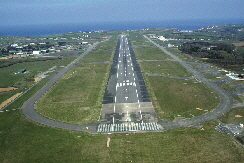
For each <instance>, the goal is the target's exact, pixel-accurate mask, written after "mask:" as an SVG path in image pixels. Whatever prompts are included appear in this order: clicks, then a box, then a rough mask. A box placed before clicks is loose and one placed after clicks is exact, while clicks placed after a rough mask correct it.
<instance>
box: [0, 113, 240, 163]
mask: <svg viewBox="0 0 244 163" xmlns="http://www.w3.org/2000/svg"><path fill="white" fill-rule="evenodd" d="M0 119H1V123H0V128H1V130H0V131H1V132H0V147H1V148H0V153H1V157H0V162H5V163H12V162H16V163H26V162H36V163H39V162H47V163H49V162H50V163H53V162H60V163H65V162H71V163H73V162H89V163H96V162H101V163H110V162H111V163H112V162H127V161H133V162H144V163H152V162H172V163H178V162H182V163H188V162H197V163H201V162H202V163H203V162H209V163H215V162H235V163H238V162H239V163H240V162H242V161H243V158H244V149H243V148H242V147H240V146H238V145H236V144H235V143H234V142H233V140H232V139H231V136H230V135H227V134H223V133H219V132H218V131H216V130H214V129H213V127H214V126H215V125H216V123H215V122H211V121H210V122H207V123H204V124H203V128H204V129H205V130H199V129H194V128H179V129H172V130H168V131H165V132H161V133H138V134H133V133H130V134H112V135H111V142H110V147H109V148H107V147H106V141H107V135H101V134H97V135H91V134H88V133H84V132H75V131H67V130H61V129H55V128H49V127H45V126H42V125H38V124H35V123H33V122H30V121H28V120H26V119H25V118H24V117H23V115H22V114H21V113H20V111H12V112H4V113H0Z"/></svg>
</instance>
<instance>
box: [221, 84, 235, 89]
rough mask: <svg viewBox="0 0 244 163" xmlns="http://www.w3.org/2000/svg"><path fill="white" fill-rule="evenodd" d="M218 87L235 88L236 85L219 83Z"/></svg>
mask: <svg viewBox="0 0 244 163" xmlns="http://www.w3.org/2000/svg"><path fill="white" fill-rule="evenodd" d="M220 87H221V88H224V89H236V88H237V86H233V85H230V84H220Z"/></svg>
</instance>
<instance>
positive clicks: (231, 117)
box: [219, 107, 244, 124]
mask: <svg viewBox="0 0 244 163" xmlns="http://www.w3.org/2000/svg"><path fill="white" fill-rule="evenodd" d="M239 115H240V116H242V117H239ZM243 117H244V107H238V108H233V109H231V110H230V111H229V112H227V113H226V114H225V115H223V116H221V117H219V120H221V122H224V123H229V124H240V123H242V124H244V118H243Z"/></svg>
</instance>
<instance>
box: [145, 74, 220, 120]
mask: <svg viewBox="0 0 244 163" xmlns="http://www.w3.org/2000/svg"><path fill="white" fill-rule="evenodd" d="M146 78H147V79H146V81H147V83H148V84H149V88H148V89H149V90H150V91H149V92H150V95H151V97H152V98H151V99H152V101H153V103H154V106H155V111H156V113H157V117H158V118H161V119H167V120H173V119H174V118H175V117H177V116H178V115H180V116H182V117H187V118H190V117H192V116H193V115H194V116H197V115H201V114H204V113H206V111H204V110H208V111H210V110H212V109H214V108H215V107H217V105H218V103H219V97H218V96H217V95H216V94H215V93H213V92H212V91H211V90H210V89H209V88H207V87H206V86H205V85H204V84H202V83H198V82H195V81H192V80H181V79H170V78H166V77H160V76H147V77H146ZM196 108H200V109H202V110H198V109H196Z"/></svg>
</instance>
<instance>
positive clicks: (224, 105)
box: [144, 35, 233, 129]
mask: <svg viewBox="0 0 244 163" xmlns="http://www.w3.org/2000/svg"><path fill="white" fill-rule="evenodd" d="M144 37H145V38H146V39H147V40H148V41H150V42H151V43H153V44H154V45H155V46H157V47H158V48H159V49H160V50H162V51H163V52H164V53H165V54H167V55H169V56H170V57H172V58H173V59H174V60H175V61H177V62H178V63H180V64H181V65H182V66H183V67H184V68H186V69H187V70H188V71H189V72H190V73H192V74H193V76H194V78H196V79H197V80H198V81H201V82H203V83H204V84H206V85H207V86H208V87H209V88H211V89H212V90H213V91H215V92H216V93H217V94H218V95H219V97H220V104H219V105H218V107H217V108H215V109H214V110H212V111H210V112H208V113H206V114H203V115H200V116H196V117H193V118H190V119H185V120H183V121H180V122H170V121H163V120H159V121H158V124H160V125H162V127H163V128H164V129H169V128H177V127H185V126H189V125H193V124H198V123H201V122H205V121H209V120H212V119H216V118H218V117H219V116H221V115H222V114H224V113H226V112H228V111H229V110H230V109H231V108H232V105H233V103H232V97H231V96H230V95H229V94H227V93H226V92H225V91H224V90H223V89H222V88H220V87H218V86H217V85H215V84H214V83H212V82H210V81H209V80H208V79H206V78H205V77H204V76H203V75H202V74H201V73H199V72H197V71H196V70H195V69H193V68H192V67H191V66H189V65H188V64H187V63H186V62H184V61H182V60H181V59H179V58H178V57H177V56H175V55H173V54H172V53H170V52H168V51H167V50H166V49H165V48H164V47H162V46H160V45H158V44H157V43H155V42H154V41H152V40H151V39H150V38H148V37H147V36H145V35H144Z"/></svg>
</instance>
